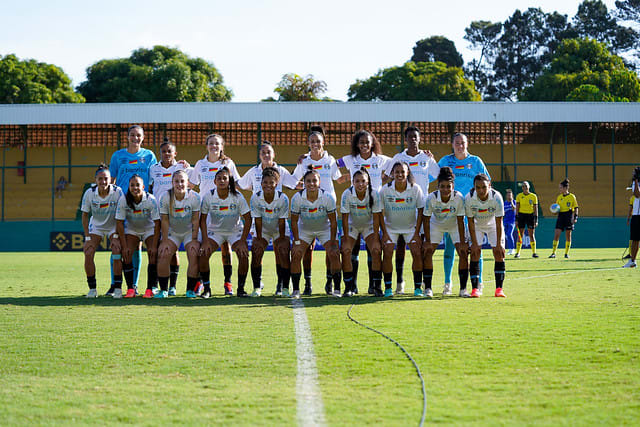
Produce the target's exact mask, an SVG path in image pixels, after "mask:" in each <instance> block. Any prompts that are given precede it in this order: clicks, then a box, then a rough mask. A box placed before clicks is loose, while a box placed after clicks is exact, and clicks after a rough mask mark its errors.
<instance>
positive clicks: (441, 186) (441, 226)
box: [414, 166, 469, 298]
mask: <svg viewBox="0 0 640 427" xmlns="http://www.w3.org/2000/svg"><path fill="white" fill-rule="evenodd" d="M464 217H465V210H464V197H463V196H462V194H461V193H460V192H459V191H455V189H454V176H453V171H452V170H451V168H450V167H448V166H445V167H443V168H442V169H440V173H439V174H438V189H437V190H436V191H434V192H432V193H430V194H429V195H428V196H427V199H426V202H425V206H424V212H423V218H422V225H423V227H424V237H425V242H424V251H423V260H422V278H423V281H424V285H425V289H424V296H425V297H427V298H433V290H432V289H431V279H432V276H433V254H434V252H435V251H436V249H437V248H438V244H439V243H440V242H441V241H442V237H443V236H444V233H449V235H450V236H451V240H453V243H454V244H455V246H456V250H457V251H458V257H459V258H458V276H459V277H460V296H461V297H468V296H469V293H468V292H467V280H468V279H469V265H468V257H467V251H468V250H469V247H468V246H467V243H466V236H465V227H464ZM418 291H419V292H418ZM414 295H416V296H421V295H423V293H422V290H418V289H416V290H415V292H414Z"/></svg>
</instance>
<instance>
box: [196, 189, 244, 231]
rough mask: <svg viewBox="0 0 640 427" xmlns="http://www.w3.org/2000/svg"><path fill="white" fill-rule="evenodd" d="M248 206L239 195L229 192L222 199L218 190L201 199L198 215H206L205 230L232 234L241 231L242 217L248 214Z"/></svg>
mask: <svg viewBox="0 0 640 427" xmlns="http://www.w3.org/2000/svg"><path fill="white" fill-rule="evenodd" d="M249 212H250V209H249V205H248V204H247V201H246V200H245V199H244V196H243V195H242V194H240V193H238V194H233V193H231V192H229V194H228V195H227V197H225V198H224V199H222V198H220V196H219V195H218V190H211V191H209V192H208V193H207V194H205V195H204V197H203V198H202V205H201V206H200V214H202V215H204V214H207V215H208V218H207V228H208V229H209V230H211V231H214V232H218V233H219V232H224V233H233V232H241V231H242V215H244V214H246V213H249Z"/></svg>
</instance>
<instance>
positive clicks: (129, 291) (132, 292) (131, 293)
mask: <svg viewBox="0 0 640 427" xmlns="http://www.w3.org/2000/svg"><path fill="white" fill-rule="evenodd" d="M135 296H136V290H135V289H133V288H130V289H127V294H126V295H125V296H124V297H125V298H134V297H135Z"/></svg>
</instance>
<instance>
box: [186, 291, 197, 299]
mask: <svg viewBox="0 0 640 427" xmlns="http://www.w3.org/2000/svg"><path fill="white" fill-rule="evenodd" d="M186 296H187V298H195V297H196V296H197V295H196V293H195V292H194V291H187V295H186Z"/></svg>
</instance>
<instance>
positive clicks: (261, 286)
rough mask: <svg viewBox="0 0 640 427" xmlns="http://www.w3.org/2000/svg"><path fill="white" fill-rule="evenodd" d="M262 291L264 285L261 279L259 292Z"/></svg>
mask: <svg viewBox="0 0 640 427" xmlns="http://www.w3.org/2000/svg"><path fill="white" fill-rule="evenodd" d="M263 289H264V283H262V279H261V280H260V290H263Z"/></svg>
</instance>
